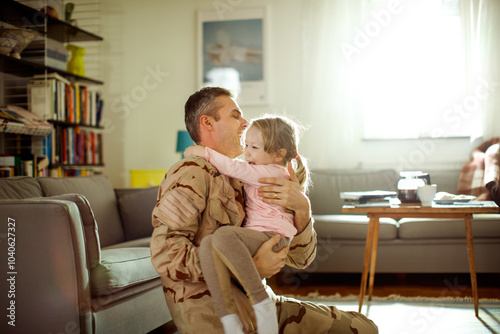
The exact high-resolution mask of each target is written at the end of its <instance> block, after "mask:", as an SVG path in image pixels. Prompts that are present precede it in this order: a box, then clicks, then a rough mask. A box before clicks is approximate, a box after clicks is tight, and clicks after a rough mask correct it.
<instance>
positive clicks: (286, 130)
mask: <svg viewBox="0 0 500 334" xmlns="http://www.w3.org/2000/svg"><path fill="white" fill-rule="evenodd" d="M250 126H255V127H257V128H258V129H259V130H260V131H261V133H262V139H263V140H264V151H266V152H267V153H274V152H277V151H279V150H281V149H285V150H286V154H285V157H284V158H283V162H284V163H285V166H286V165H288V163H289V162H290V161H292V159H295V160H296V161H297V164H296V166H294V170H295V175H296V176H297V179H298V180H299V183H300V186H301V187H302V189H303V190H304V192H306V193H307V191H308V189H309V182H310V181H309V168H308V167H307V160H306V158H305V157H302V156H301V155H299V136H300V132H301V130H302V127H301V126H300V125H299V124H298V123H296V122H294V121H292V120H291V119H289V118H288V117H284V116H276V115H264V116H262V117H261V118H258V119H255V120H252V123H251V125H250ZM250 126H249V128H250Z"/></svg>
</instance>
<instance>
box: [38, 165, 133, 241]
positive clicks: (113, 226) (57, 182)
mask: <svg viewBox="0 0 500 334" xmlns="http://www.w3.org/2000/svg"><path fill="white" fill-rule="evenodd" d="M38 182H39V183H40V186H41V187H42V191H43V194H44V195H45V196H47V197H48V196H57V195H63V194H69V193H76V194H80V195H83V196H85V198H86V199H87V200H88V201H89V203H90V206H91V207H92V210H93V211H94V215H95V220H96V222H97V225H98V226H99V238H100V243H101V246H102V247H106V246H109V245H114V244H117V243H120V242H123V241H125V233H124V232H123V227H122V226H121V222H120V214H119V212H118V205H117V202H116V197H115V191H114V189H113V186H112V185H111V182H109V180H108V178H107V177H106V176H104V175H94V176H86V177H61V178H53V177H41V178H38Z"/></svg>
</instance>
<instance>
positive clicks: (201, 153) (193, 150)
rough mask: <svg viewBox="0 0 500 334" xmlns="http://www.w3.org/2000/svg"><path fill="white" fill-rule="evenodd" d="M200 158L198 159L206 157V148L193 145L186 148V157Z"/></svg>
mask: <svg viewBox="0 0 500 334" xmlns="http://www.w3.org/2000/svg"><path fill="white" fill-rule="evenodd" d="M193 155H194V156H198V157H202V158H204V157H205V146H201V145H192V146H189V147H188V148H186V150H185V151H184V156H185V157H186V158H187V157H192V156H193Z"/></svg>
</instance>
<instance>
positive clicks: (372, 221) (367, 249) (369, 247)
mask: <svg viewBox="0 0 500 334" xmlns="http://www.w3.org/2000/svg"><path fill="white" fill-rule="evenodd" d="M374 231H375V218H373V217H370V221H369V222H368V233H367V235H366V243H365V255H364V258H363V273H362V274H361V287H360V291H359V310H358V312H361V307H362V306H363V299H364V297H365V291H366V281H367V278H368V265H369V263H370V253H371V250H372V242H373V233H374Z"/></svg>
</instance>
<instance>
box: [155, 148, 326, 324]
mask: <svg viewBox="0 0 500 334" xmlns="http://www.w3.org/2000/svg"><path fill="white" fill-rule="evenodd" d="M243 205H244V199H243V189H242V184H241V183H240V182H239V181H237V180H234V179H230V178H228V177H227V176H224V175H222V174H219V173H218V171H217V170H216V169H215V168H214V167H213V166H212V165H211V164H209V163H208V162H207V161H206V160H204V159H202V158H197V157H193V158H187V159H184V160H181V161H179V162H178V163H176V164H174V165H173V166H172V167H171V168H170V169H169V171H168V173H167V175H166V177H165V179H164V180H163V181H162V183H161V185H160V187H159V191H158V199H157V203H156V206H155V208H154V209H153V215H152V216H153V217H152V222H153V227H154V231H153V236H152V239H151V261H152V263H153V265H154V267H155V268H156V270H157V271H158V273H159V274H160V276H161V279H162V283H163V291H164V293H165V298H166V300H167V303H168V306H169V309H170V312H171V313H172V316H173V318H174V321H175V323H176V325H177V327H178V329H179V330H180V331H181V333H182V332H195V331H194V328H195V327H194V326H200V327H199V328H203V327H202V326H207V325H208V326H210V325H209V324H208V323H206V322H207V321H211V320H210V319H207V318H206V316H205V317H204V318H203V317H202V319H200V318H197V311H196V310H203V309H207V307H212V308H213V304H211V305H209V304H210V303H211V298H210V297H209V296H210V293H209V291H208V288H207V286H206V284H205V282H204V279H203V275H202V271H201V267H200V261H199V258H198V246H199V245H200V242H201V239H203V237H205V236H207V235H209V234H211V233H213V232H214V231H215V230H216V229H217V228H218V227H220V226H223V225H235V226H240V225H241V223H242V222H243V219H244V215H245V213H244V207H243ZM312 225H313V224H312V223H311V222H310V223H309V224H308V226H307V227H306V229H305V230H304V231H303V232H302V233H300V234H299V235H296V236H295V237H294V238H293V240H292V242H291V244H290V251H289V253H288V257H287V259H286V263H287V265H290V266H292V267H295V268H299V269H300V268H305V267H307V266H308V265H309V264H310V263H311V262H312V260H313V259H314V257H315V255H316V232H315V231H314V229H313V226H312ZM233 292H234V297H235V300H236V301H237V304H239V306H241V307H240V309H239V313H240V317H241V318H242V319H250V317H251V316H250V314H249V313H250V310H251V305H250V303H249V300H248V298H247V297H246V296H245V295H244V294H243V293H242V292H241V291H240V290H239V289H237V288H236V287H234V289H233ZM198 315H199V314H198ZM213 315H214V316H216V315H215V313H213ZM203 322H205V323H203ZM212 323H213V322H212ZM245 327H247V324H245ZM196 328H198V327H196ZM205 329H206V327H205Z"/></svg>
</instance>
